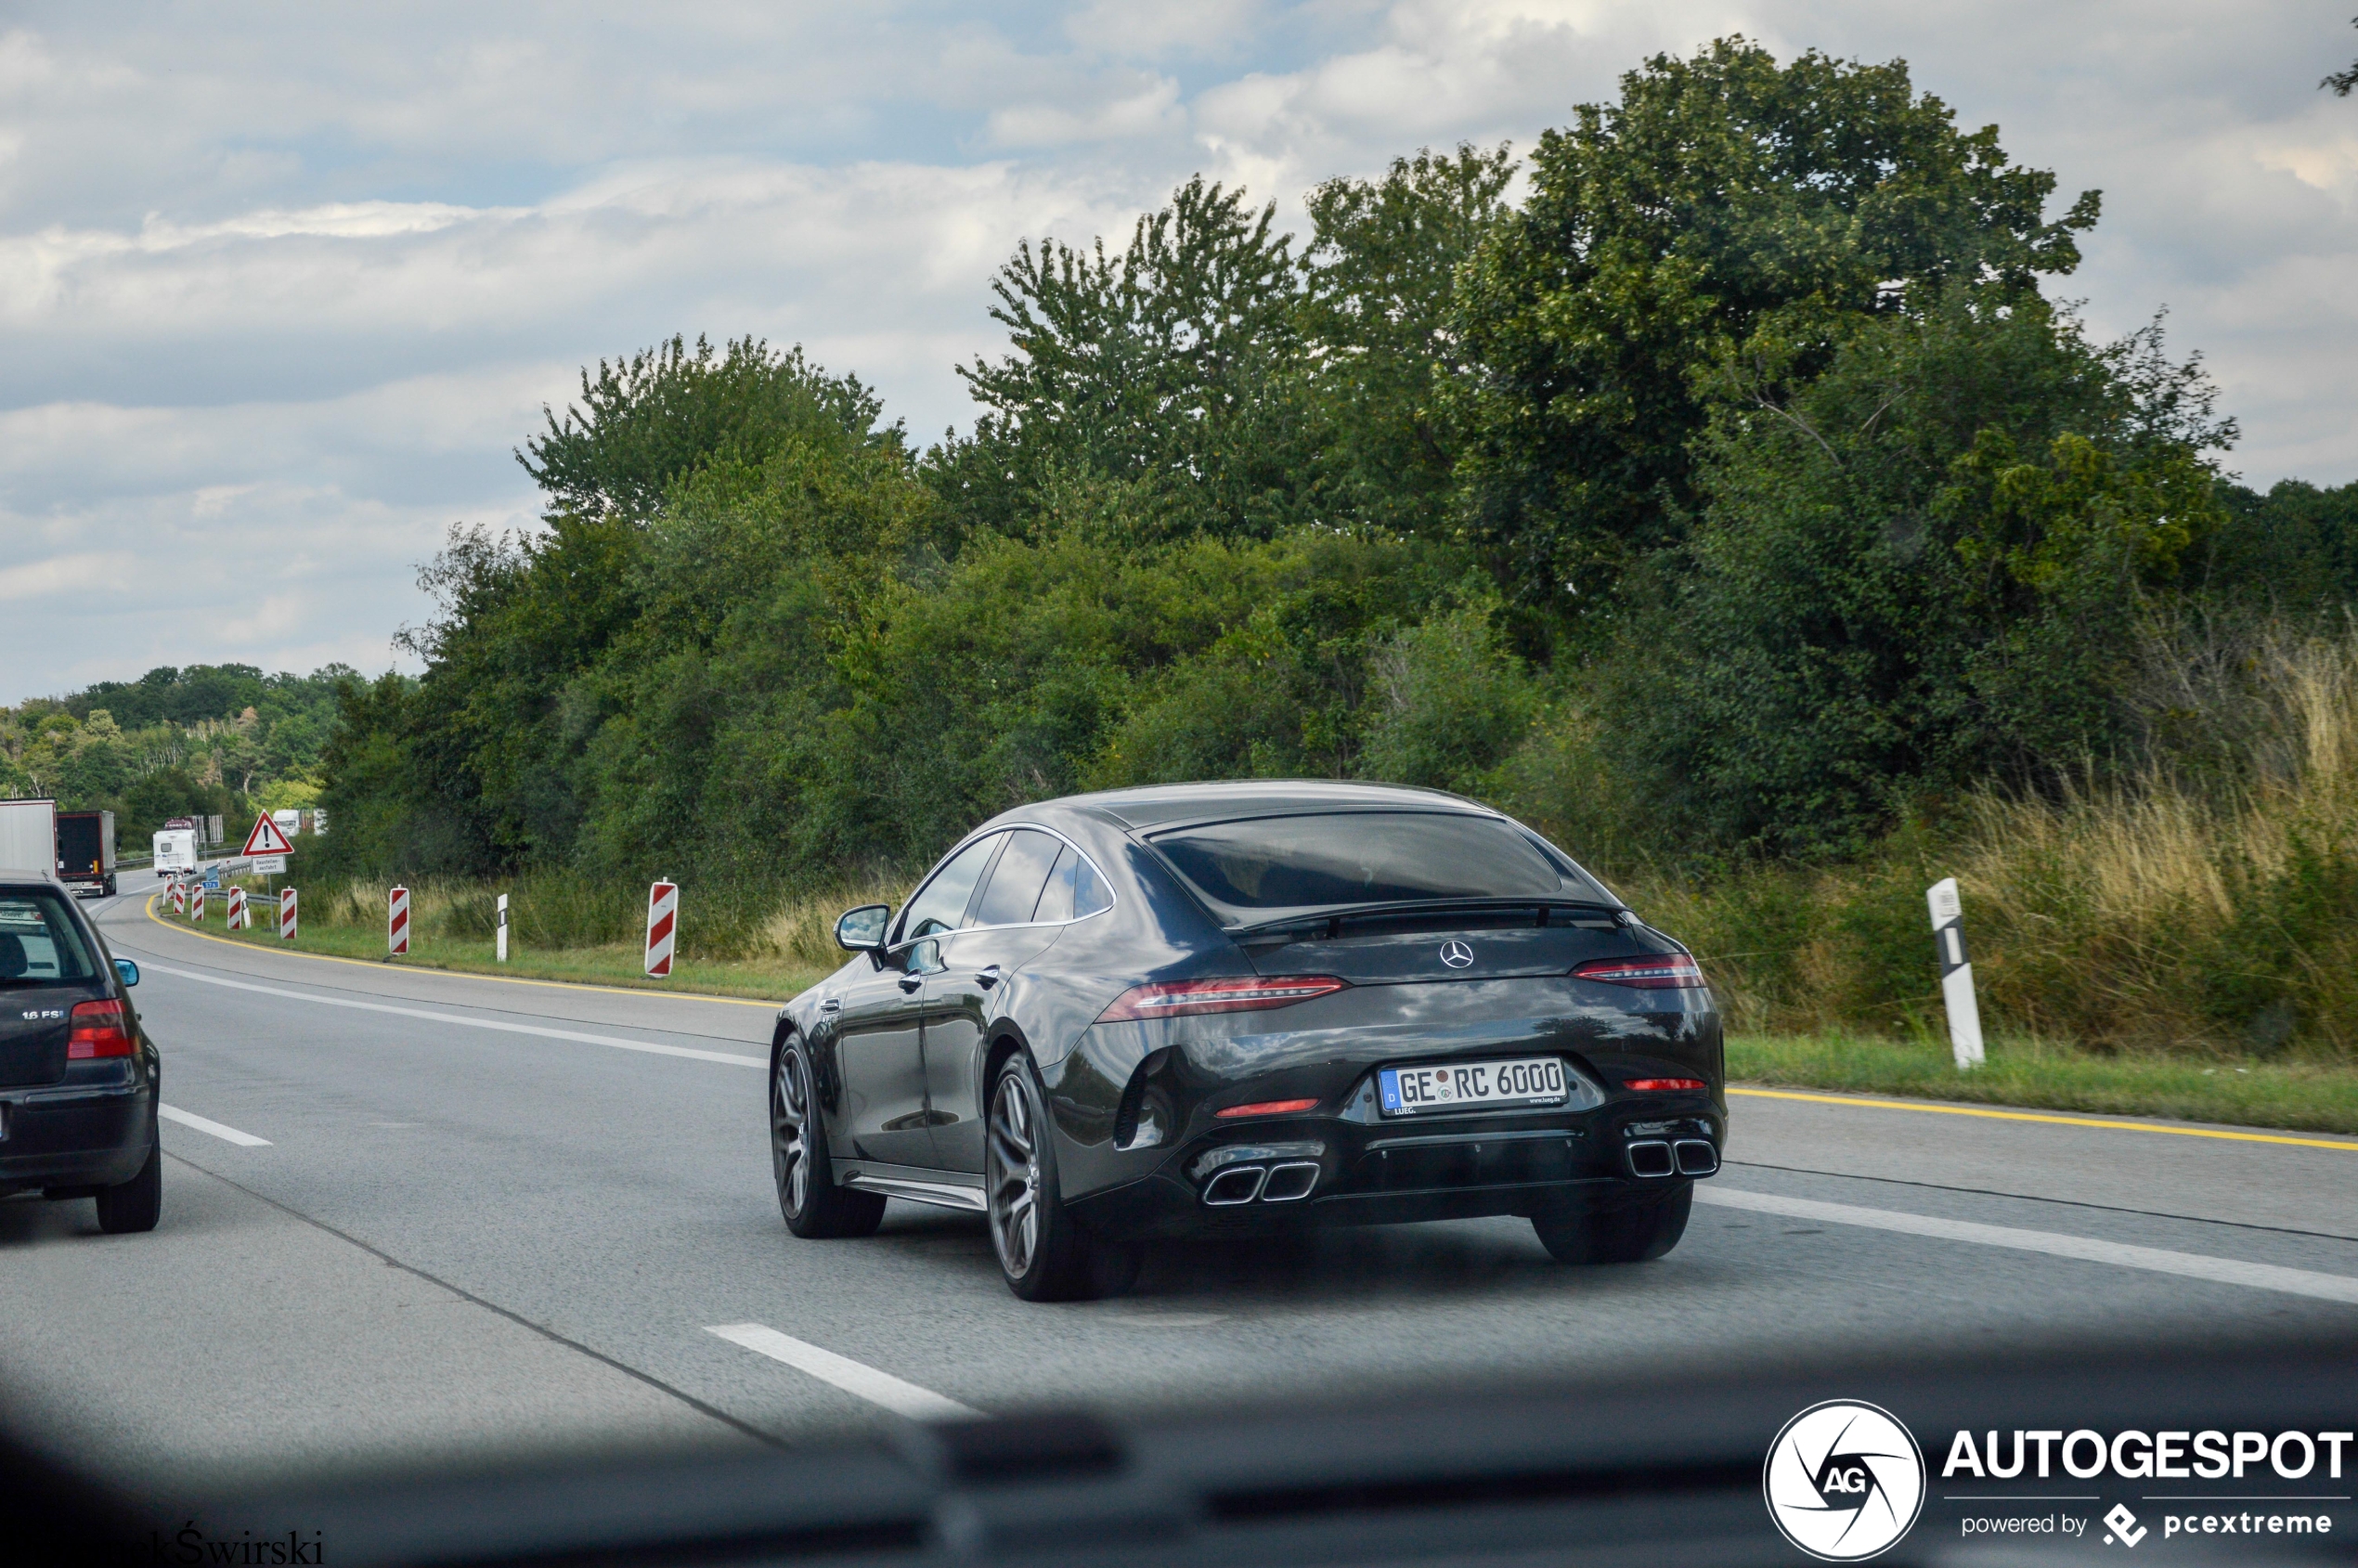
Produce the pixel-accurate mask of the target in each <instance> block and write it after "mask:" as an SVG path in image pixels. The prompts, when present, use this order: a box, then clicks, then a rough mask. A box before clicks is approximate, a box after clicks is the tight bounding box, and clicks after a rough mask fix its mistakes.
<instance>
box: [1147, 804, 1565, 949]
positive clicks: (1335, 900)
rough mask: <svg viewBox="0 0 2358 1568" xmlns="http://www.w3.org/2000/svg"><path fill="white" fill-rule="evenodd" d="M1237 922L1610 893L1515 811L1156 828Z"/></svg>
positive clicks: (1177, 863) (1183, 870) (1167, 852)
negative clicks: (1429, 903)
mask: <svg viewBox="0 0 2358 1568" xmlns="http://www.w3.org/2000/svg"><path fill="white" fill-rule="evenodd" d="M1149 841H1150V842H1151V843H1152V844H1153V845H1154V847H1155V848H1156V849H1160V851H1162V853H1163V855H1164V857H1165V858H1166V859H1168V860H1169V861H1170V862H1171V863H1172V865H1173V867H1174V868H1175V869H1176V870H1177V871H1178V873H1179V875H1181V876H1183V877H1185V878H1186V880H1187V882H1188V884H1189V885H1190V886H1192V887H1193V888H1194V889H1195V890H1196V892H1197V893H1198V895H1199V896H1200V897H1202V899H1203V900H1204V901H1206V902H1207V903H1209V904H1210V905H1211V906H1212V909H1213V911H1214V912H1215V913H1217V914H1220V915H1222V916H1223V918H1224V923H1225V924H1227V925H1231V926H1234V925H1239V924H1246V923H1257V922H1261V921H1266V920H1277V919H1283V918H1285V917H1286V916H1287V915H1289V914H1311V913H1314V912H1315V911H1317V910H1320V909H1331V908H1334V907H1337V906H1339V905H1347V904H1368V903H1393V902H1399V903H1406V902H1410V901H1418V900H1425V899H1573V900H1579V901H1589V902H1595V903H1610V902H1611V901H1612V900H1611V899H1609V898H1608V897H1607V896H1606V894H1605V892H1604V889H1602V888H1599V887H1598V886H1597V885H1596V884H1595V883H1593V882H1591V881H1589V880H1588V879H1587V877H1585V876H1582V875H1580V874H1579V872H1578V871H1577V870H1576V869H1575V868H1574V867H1573V866H1572V865H1571V864H1570V863H1569V862H1559V861H1558V860H1557V859H1556V858H1555V857H1554V856H1553V855H1551V854H1549V853H1548V851H1547V850H1546V849H1544V848H1542V847H1541V845H1540V844H1539V843H1538V841H1537V840H1535V839H1534V838H1533V837H1532V836H1530V835H1529V834H1527V833H1525V832H1523V831H1522V829H1521V828H1519V827H1516V826H1515V825H1514V824H1513V823H1506V822H1501V821H1499V820H1498V819H1497V818H1496V817H1474V816H1467V815H1464V814H1462V813H1458V812H1446V813H1445V812H1438V811H1353V812H1347V813H1338V814H1336V815H1333V816H1283V817H1258V818H1254V819H1252V820H1251V821H1249V822H1236V823H1211V824H1210V825H1208V826H1204V827H1185V828H1178V829H1174V830H1173V831H1172V832H1170V833H1160V834H1156V835H1154V836H1153V837H1152V838H1151V839H1150V840H1149Z"/></svg>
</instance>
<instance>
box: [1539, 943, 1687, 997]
mask: <svg viewBox="0 0 2358 1568" xmlns="http://www.w3.org/2000/svg"><path fill="white" fill-rule="evenodd" d="M1572 978H1574V979H1575V980H1602V981H1603V982H1604V983H1605V984H1607V985H1626V986H1636V987H1637V988H1638V989H1639V990H1640V991H1682V990H1685V989H1687V988H1688V987H1691V986H1699V985H1701V984H1703V971H1702V970H1701V969H1698V968H1696V967H1695V961H1694V960H1693V959H1691V958H1690V957H1688V956H1687V955H1686V954H1685V953H1683V952H1667V953H1650V954H1648V955H1647V956H1646V957H1643V958H1592V959H1590V960H1589V961H1588V962H1587V963H1586V964H1575V965H1573V969H1572Z"/></svg>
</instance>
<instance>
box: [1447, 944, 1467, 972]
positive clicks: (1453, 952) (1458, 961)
mask: <svg viewBox="0 0 2358 1568" xmlns="http://www.w3.org/2000/svg"><path fill="white" fill-rule="evenodd" d="M1441 961H1442V962H1443V963H1444V964H1446V965H1449V967H1451V968H1452V969H1462V968H1464V967H1465V966H1466V965H1469V964H1471V963H1472V962H1473V949H1471V948H1470V947H1468V946H1467V945H1466V944H1465V943H1463V942H1444V943H1442V944H1441Z"/></svg>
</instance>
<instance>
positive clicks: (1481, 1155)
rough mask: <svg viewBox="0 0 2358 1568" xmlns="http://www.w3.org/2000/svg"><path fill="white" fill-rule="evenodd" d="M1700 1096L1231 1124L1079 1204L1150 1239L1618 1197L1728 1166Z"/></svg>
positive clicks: (1096, 1225)
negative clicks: (1559, 1109)
mask: <svg viewBox="0 0 2358 1568" xmlns="http://www.w3.org/2000/svg"><path fill="white" fill-rule="evenodd" d="M1696 1101H1697V1103H1696V1104H1694V1105H1693V1106H1692V1107H1691V1108H1689V1107H1676V1108H1666V1107H1664V1106H1662V1105H1661V1104H1659V1102H1657V1103H1654V1104H1652V1105H1642V1104H1632V1103H1630V1102H1626V1101H1625V1102H1620V1103H1616V1104H1610V1105H1607V1106H1605V1107H1602V1108H1599V1109H1597V1110H1594V1111H1589V1112H1586V1113H1582V1114H1579V1115H1574V1116H1557V1117H1549V1118H1547V1119H1545V1120H1544V1121H1536V1120H1535V1119H1534V1118H1532V1117H1529V1116H1513V1115H1497V1116H1488V1117H1449V1118H1419V1119H1416V1120H1414V1121H1388V1122H1377V1123H1374V1124H1368V1123H1366V1122H1363V1121H1354V1120H1352V1119H1350V1118H1348V1117H1346V1116H1323V1117H1302V1118H1287V1119H1283V1120H1273V1121H1265V1122H1257V1123H1250V1124H1247V1125H1245V1126H1241V1127H1235V1128H1223V1129H1221V1130H1220V1131H1219V1132H1218V1133H1216V1134H1212V1135H1211V1136H1208V1137H1203V1138H1198V1139H1196V1140H1194V1141H1192V1142H1190V1143H1188V1144H1186V1145H1185V1146H1184V1147H1181V1148H1179V1149H1177V1150H1175V1151H1173V1154H1172V1156H1171V1157H1170V1158H1169V1159H1168V1160H1164V1161H1162V1162H1161V1163H1160V1165H1159V1166H1158V1167H1157V1169H1156V1170H1155V1171H1154V1172H1153V1173H1151V1174H1150V1175H1148V1176H1147V1177H1146V1178H1144V1179H1143V1180H1139V1181H1134V1182H1130V1183H1126V1184H1123V1185H1122V1186H1116V1187H1113V1188H1110V1189H1108V1190H1105V1191H1101V1192H1097V1193H1094V1194H1092V1195H1090V1196H1088V1197H1086V1198H1082V1199H1078V1200H1076V1201H1075V1202H1074V1203H1073V1205H1072V1207H1073V1212H1074V1215H1075V1217H1076V1218H1077V1219H1078V1220H1079V1221H1080V1222H1081V1223H1082V1225H1085V1226H1086V1227H1088V1228H1089V1229H1090V1230H1092V1231H1094V1232H1095V1233H1097V1234H1099V1235H1102V1236H1108V1237H1115V1238H1125V1239H1126V1238H1139V1239H1145V1238H1160V1237H1181V1236H1225V1235H1256V1234H1268V1233H1276V1232H1284V1231H1291V1230H1299V1229H1302V1228H1305V1227H1315V1226H1322V1225H1400V1224H1407V1223H1412V1222H1416V1221H1421V1220H1453V1219H1478V1218H1483V1217H1485V1216H1490V1215H1498V1214H1522V1215H1528V1214H1531V1213H1534V1212H1538V1211H1540V1210H1543V1209H1561V1208H1564V1207H1567V1206H1569V1207H1574V1208H1580V1209H1587V1210H1592V1211H1595V1210H1606V1209H1612V1208H1617V1207H1620V1206H1622V1205H1625V1204H1629V1203H1639V1202H1646V1201H1650V1200H1652V1199H1658V1198H1660V1197H1662V1196H1663V1195H1665V1194H1666V1193H1668V1192H1670V1191H1672V1190H1674V1189H1676V1188H1677V1187H1678V1186H1682V1185H1685V1184H1688V1183H1691V1182H1692V1181H1694V1180H1697V1179H1700V1178H1703V1177H1706V1176H1709V1175H1711V1174H1713V1173H1716V1172H1717V1170H1718V1167H1719V1149H1720V1147H1722V1145H1723V1142H1724V1140H1725V1137H1726V1133H1727V1127H1726V1123H1725V1122H1724V1121H1721V1120H1720V1119H1719V1117H1718V1116H1717V1113H1716V1112H1715V1111H1713V1110H1712V1109H1710V1108H1708V1107H1707V1106H1705V1105H1704V1104H1702V1103H1701V1097H1700V1096H1697V1097H1696ZM1658 1150H1659V1151H1663V1154H1664V1155H1665V1156H1666V1158H1657V1157H1656V1151H1658ZM1314 1172H1315V1177H1314V1175H1313V1173H1314Z"/></svg>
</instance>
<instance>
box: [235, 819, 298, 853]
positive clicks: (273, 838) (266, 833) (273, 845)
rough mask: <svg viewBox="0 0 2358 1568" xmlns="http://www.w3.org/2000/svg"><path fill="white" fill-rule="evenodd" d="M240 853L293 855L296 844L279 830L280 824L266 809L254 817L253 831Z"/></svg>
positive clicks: (247, 837)
mask: <svg viewBox="0 0 2358 1568" xmlns="http://www.w3.org/2000/svg"><path fill="white" fill-rule="evenodd" d="M238 853H240V854H241V855H292V854H293V853H294V846H293V845H292V844H290V843H288V842H287V836H286V835H285V834H283V833H280V832H279V824H278V823H274V822H272V821H271V820H270V813H269V812H267V811H265V812H264V813H263V814H262V815H260V816H258V817H256V818H254V819H253V832H252V833H249V834H247V835H246V847H245V848H244V849H240V850H239V851H238Z"/></svg>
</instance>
